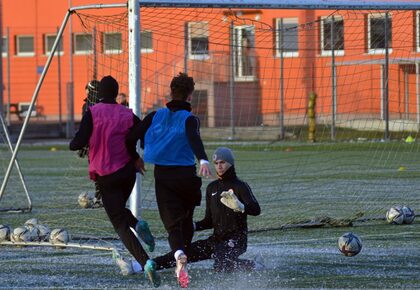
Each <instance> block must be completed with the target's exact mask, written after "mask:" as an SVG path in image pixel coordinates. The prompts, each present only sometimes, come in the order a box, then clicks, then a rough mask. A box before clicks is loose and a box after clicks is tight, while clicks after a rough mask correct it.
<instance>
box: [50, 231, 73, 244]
mask: <svg viewBox="0 0 420 290" xmlns="http://www.w3.org/2000/svg"><path fill="white" fill-rule="evenodd" d="M49 240H50V243H51V244H67V243H68V242H69V241H70V234H69V232H68V231H67V230H65V229H55V230H52V231H51V233H50V239H49Z"/></svg>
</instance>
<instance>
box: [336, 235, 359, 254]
mask: <svg viewBox="0 0 420 290" xmlns="http://www.w3.org/2000/svg"><path fill="white" fill-rule="evenodd" d="M338 249H339V250H340V252H341V253H343V254H344V256H347V257H352V256H356V255H357V254H358V253H360V251H361V250H362V240H361V239H360V238H359V237H358V236H357V235H356V234H353V233H345V234H344V235H342V236H341V237H339V238H338Z"/></svg>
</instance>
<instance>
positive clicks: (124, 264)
mask: <svg viewBox="0 0 420 290" xmlns="http://www.w3.org/2000/svg"><path fill="white" fill-rule="evenodd" d="M112 258H113V259H114V261H115V263H116V264H117V265H118V267H119V268H120V270H121V274H123V275H124V276H128V275H132V274H134V268H133V263H132V262H131V260H128V261H127V260H125V259H124V258H123V257H122V256H121V255H120V253H119V252H118V251H117V250H115V249H114V250H113V251H112Z"/></svg>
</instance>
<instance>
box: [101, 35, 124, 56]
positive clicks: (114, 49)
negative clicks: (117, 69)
mask: <svg viewBox="0 0 420 290" xmlns="http://www.w3.org/2000/svg"><path fill="white" fill-rule="evenodd" d="M103 52H104V53H121V52H122V35H121V33H119V32H112V33H104V35H103Z"/></svg>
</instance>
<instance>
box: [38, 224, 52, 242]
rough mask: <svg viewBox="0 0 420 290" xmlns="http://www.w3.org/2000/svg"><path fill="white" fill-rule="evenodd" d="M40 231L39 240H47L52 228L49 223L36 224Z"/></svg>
mask: <svg viewBox="0 0 420 290" xmlns="http://www.w3.org/2000/svg"><path fill="white" fill-rule="evenodd" d="M36 227H37V229H38V230H39V232H38V241H40V242H46V241H48V238H49V237H50V233H51V230H50V228H49V227H48V226H47V225H36Z"/></svg>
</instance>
